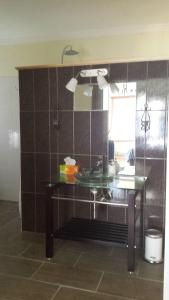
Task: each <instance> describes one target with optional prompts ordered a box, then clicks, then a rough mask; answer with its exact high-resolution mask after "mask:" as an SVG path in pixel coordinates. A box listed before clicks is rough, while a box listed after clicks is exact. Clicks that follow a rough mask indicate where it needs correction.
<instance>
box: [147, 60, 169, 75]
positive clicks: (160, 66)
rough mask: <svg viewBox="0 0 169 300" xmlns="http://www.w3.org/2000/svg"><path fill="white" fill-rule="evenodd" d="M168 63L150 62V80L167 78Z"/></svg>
mask: <svg viewBox="0 0 169 300" xmlns="http://www.w3.org/2000/svg"><path fill="white" fill-rule="evenodd" d="M166 77H167V61H165V60H164V61H150V62H148V78H166Z"/></svg>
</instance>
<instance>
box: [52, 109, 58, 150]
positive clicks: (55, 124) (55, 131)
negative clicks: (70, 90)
mask: <svg viewBox="0 0 169 300" xmlns="http://www.w3.org/2000/svg"><path fill="white" fill-rule="evenodd" d="M59 130H60V120H59V114H58V111H53V112H51V113H50V147H51V152H52V153H56V152H58V150H59V149H58V147H59V146H58V136H59Z"/></svg>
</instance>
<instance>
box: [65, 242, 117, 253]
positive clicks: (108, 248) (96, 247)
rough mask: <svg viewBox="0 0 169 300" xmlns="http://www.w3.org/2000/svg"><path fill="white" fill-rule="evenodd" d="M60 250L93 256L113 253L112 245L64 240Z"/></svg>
mask: <svg viewBox="0 0 169 300" xmlns="http://www.w3.org/2000/svg"><path fill="white" fill-rule="evenodd" d="M60 248H62V249H65V248H66V249H67V250H70V251H79V252H87V253H88V252H89V253H93V254H98V255H99V254H101V255H102V254H104V255H110V254H111V252H112V245H111V244H106V243H105V244H104V243H99V242H98V243H97V242H92V241H89V242H88V241H84V242H82V241H69V240H64V241H62V244H61V245H60Z"/></svg>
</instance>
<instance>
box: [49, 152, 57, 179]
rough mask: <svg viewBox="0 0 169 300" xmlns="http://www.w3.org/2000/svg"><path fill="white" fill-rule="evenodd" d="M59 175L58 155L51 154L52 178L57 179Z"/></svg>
mask: <svg viewBox="0 0 169 300" xmlns="http://www.w3.org/2000/svg"><path fill="white" fill-rule="evenodd" d="M58 175H59V162H58V155H57V154H51V177H55V176H58Z"/></svg>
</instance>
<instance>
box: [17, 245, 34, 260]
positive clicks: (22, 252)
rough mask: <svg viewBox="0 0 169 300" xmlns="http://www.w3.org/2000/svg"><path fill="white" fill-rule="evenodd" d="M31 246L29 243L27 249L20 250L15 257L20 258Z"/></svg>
mask: <svg viewBox="0 0 169 300" xmlns="http://www.w3.org/2000/svg"><path fill="white" fill-rule="evenodd" d="M31 246H32V243H30V244H29V245H28V246H27V247H25V249H24V250H22V251H21V252H19V253H18V254H17V257H20V256H21V257H22V254H24V253H25V252H26V251H27V250H28V249H29V248H30V247H31Z"/></svg>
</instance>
